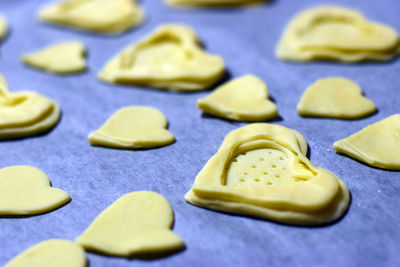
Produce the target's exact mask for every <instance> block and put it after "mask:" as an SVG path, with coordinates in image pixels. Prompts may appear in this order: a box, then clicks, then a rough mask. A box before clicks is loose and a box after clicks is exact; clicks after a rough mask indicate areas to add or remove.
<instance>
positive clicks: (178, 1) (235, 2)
mask: <svg viewBox="0 0 400 267" xmlns="http://www.w3.org/2000/svg"><path fill="white" fill-rule="evenodd" d="M165 1H166V3H167V4H168V5H171V6H194V7H196V6H247V5H254V4H259V3H262V2H266V1H267V0H165Z"/></svg>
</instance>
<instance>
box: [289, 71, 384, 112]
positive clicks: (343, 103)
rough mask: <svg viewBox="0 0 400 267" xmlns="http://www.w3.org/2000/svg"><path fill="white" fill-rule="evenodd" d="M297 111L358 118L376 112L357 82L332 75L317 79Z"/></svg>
mask: <svg viewBox="0 0 400 267" xmlns="http://www.w3.org/2000/svg"><path fill="white" fill-rule="evenodd" d="M297 111H298V113H299V114H300V115H301V116H304V117H327V118H339V119H358V118H362V117H366V116H368V115H371V114H372V113H374V112H376V106H375V104H374V102H372V101H371V100H369V99H368V98H366V97H364V96H363V94H362V91H361V88H360V86H358V84H356V83H355V82H353V81H351V80H348V79H345V78H340V77H331V78H324V79H320V80H318V81H316V82H315V83H313V84H312V85H311V86H309V87H308V88H307V89H306V91H305V92H304V94H303V96H302V98H301V100H300V102H299V104H298V105H297Z"/></svg>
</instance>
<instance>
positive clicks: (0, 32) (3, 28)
mask: <svg viewBox="0 0 400 267" xmlns="http://www.w3.org/2000/svg"><path fill="white" fill-rule="evenodd" d="M6 34H7V21H6V19H5V18H4V17H3V16H0V40H3V38H4V36H6Z"/></svg>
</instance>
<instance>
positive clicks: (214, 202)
mask: <svg viewBox="0 0 400 267" xmlns="http://www.w3.org/2000/svg"><path fill="white" fill-rule="evenodd" d="M306 154H307V143H306V141H305V139H304V137H303V136H302V135H301V134H300V133H298V132H297V131H294V130H291V129H288V128H286V127H283V126H279V125H273V124H267V123H255V124H250V125H247V126H244V127H242V128H239V129H236V130H234V131H232V132H231V133H229V134H228V135H227V136H226V138H225V140H224V142H223V143H222V146H221V147H220V149H219V150H218V152H217V153H216V154H215V155H214V156H213V157H212V158H211V159H210V160H209V161H208V162H207V164H206V165H205V166H204V168H203V169H202V170H201V171H200V173H199V174H198V175H197V177H196V180H195V182H194V184H193V186H192V188H191V190H190V191H189V192H188V193H187V194H186V195H185V199H186V201H188V202H189V203H192V204H194V205H198V206H203V207H206V208H210V209H215V210H220V211H225V212H231V213H239V214H246V215H251V216H255V217H261V218H265V219H269V220H274V221H278V222H284V223H290V224H304V225H313V224H322V223H328V222H332V221H334V220H337V219H338V218H340V217H341V216H342V215H343V214H344V212H345V211H346V210H347V207H348V204H349V192H348V189H347V187H346V185H345V184H344V182H343V181H342V180H340V179H339V178H338V177H336V176H335V175H333V174H332V173H330V172H329V171H327V170H325V169H322V168H318V167H316V166H314V165H313V164H312V163H311V162H310V161H309V160H308V159H307V157H306Z"/></svg>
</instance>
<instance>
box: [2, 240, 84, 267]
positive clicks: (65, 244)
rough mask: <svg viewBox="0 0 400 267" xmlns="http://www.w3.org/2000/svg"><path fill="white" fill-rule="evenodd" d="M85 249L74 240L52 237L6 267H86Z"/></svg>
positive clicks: (22, 254)
mask: <svg viewBox="0 0 400 267" xmlns="http://www.w3.org/2000/svg"><path fill="white" fill-rule="evenodd" d="M86 265H87V261H86V256H85V251H84V250H83V249H82V247H81V246H80V245H78V244H76V243H74V242H71V241H67V240H61V239H51V240H47V241H44V242H41V243H39V244H37V245H35V246H33V247H31V248H29V249H27V250H25V251H24V252H22V253H21V254H19V255H18V256H17V257H15V258H14V259H12V260H11V261H10V262H9V263H7V265H6V266H5V267H28V266H29V267H85V266H86Z"/></svg>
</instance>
